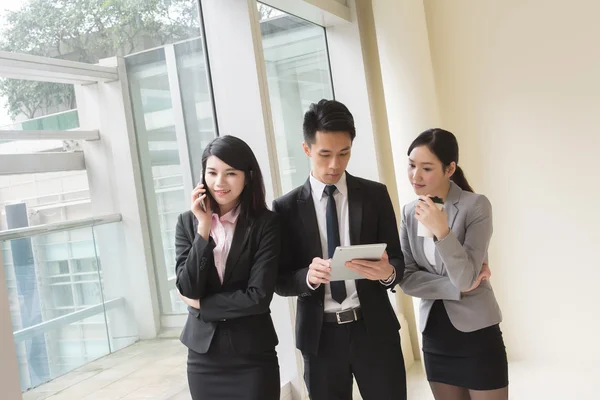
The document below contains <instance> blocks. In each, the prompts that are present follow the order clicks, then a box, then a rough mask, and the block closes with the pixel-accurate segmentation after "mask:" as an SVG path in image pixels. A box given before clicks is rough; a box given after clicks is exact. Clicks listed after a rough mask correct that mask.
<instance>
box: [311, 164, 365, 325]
mask: <svg viewBox="0 0 600 400" xmlns="http://www.w3.org/2000/svg"><path fill="white" fill-rule="evenodd" d="M325 186H326V185H325V184H324V183H323V182H320V181H319V180H317V179H316V178H315V177H314V176H313V175H312V173H311V174H310V187H311V189H312V197H313V202H314V203H315V211H316V213H317V224H318V225H319V235H320V236H321V249H323V257H322V258H323V260H328V259H330V258H331V257H332V256H333V254H331V255H330V254H327V219H326V215H327V195H326V194H325V193H324V190H325ZM335 187H336V188H337V190H336V191H335V193H334V194H333V198H334V199H335V207H336V210H337V216H338V225H339V228H340V246H350V245H351V243H350V217H349V213H348V185H347V184H346V173H345V172H344V173H343V174H342V177H341V178H340V180H339V181H338V182H337V183H336V184H335ZM307 283H308V275H307ZM344 283H345V284H346V299H344V301H343V302H342V304H340V303H338V302H337V301H335V300H333V298H332V297H331V286H330V285H329V284H327V285H325V304H324V306H325V312H326V313H333V312H336V311H341V310H347V309H350V308H356V307H360V301H359V300H358V293H357V291H356V283H355V282H354V281H353V280H351V281H344ZM308 287H310V288H311V289H312V287H311V285H310V283H308ZM314 289H316V287H315V288H314Z"/></svg>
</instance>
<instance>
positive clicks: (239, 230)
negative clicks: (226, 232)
mask: <svg viewBox="0 0 600 400" xmlns="http://www.w3.org/2000/svg"><path fill="white" fill-rule="evenodd" d="M251 230H252V225H251V224H250V223H249V222H248V220H247V219H246V217H245V216H243V215H240V216H239V217H238V220H237V224H236V225H235V231H234V233H233V241H232V243H231V249H229V255H228V256H227V261H226V263H225V275H224V277H223V283H225V282H227V281H228V280H229V279H230V278H231V275H232V274H233V270H234V269H235V267H236V266H237V261H238V259H239V258H240V254H242V250H244V247H245V246H246V243H247V241H248V238H249V237H250V231H251Z"/></svg>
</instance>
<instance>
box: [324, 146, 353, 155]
mask: <svg viewBox="0 0 600 400" xmlns="http://www.w3.org/2000/svg"><path fill="white" fill-rule="evenodd" d="M350 148H351V147H350V146H348V147H344V148H343V149H341V150H340V152H342V151H348V150H350ZM319 153H332V151H331V150H327V149H321V150H319Z"/></svg>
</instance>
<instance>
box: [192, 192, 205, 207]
mask: <svg viewBox="0 0 600 400" xmlns="http://www.w3.org/2000/svg"><path fill="white" fill-rule="evenodd" d="M205 198H206V194H203V195H201V196H200V197H198V198H197V199H196V200H194V208H200V204H202V201H203V200H204V199H205Z"/></svg>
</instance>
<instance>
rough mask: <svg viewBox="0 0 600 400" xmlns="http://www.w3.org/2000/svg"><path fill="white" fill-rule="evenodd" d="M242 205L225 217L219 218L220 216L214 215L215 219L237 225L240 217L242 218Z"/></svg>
mask: <svg viewBox="0 0 600 400" xmlns="http://www.w3.org/2000/svg"><path fill="white" fill-rule="evenodd" d="M240 208H241V207H240V205H239V204H238V205H237V206H235V207H234V208H233V210H231V211H229V212H228V213H227V214H225V215H223V216H222V217H220V218H219V214H217V213H213V215H212V216H213V219H216V220H220V221H221V222H229V223H230V224H235V223H236V221H237V219H238V217H239V216H240Z"/></svg>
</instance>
